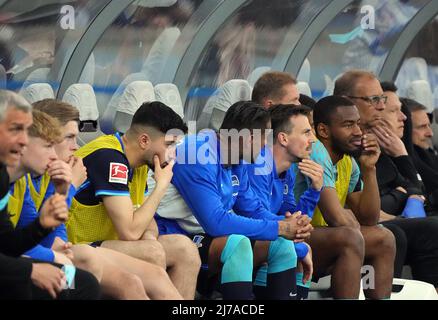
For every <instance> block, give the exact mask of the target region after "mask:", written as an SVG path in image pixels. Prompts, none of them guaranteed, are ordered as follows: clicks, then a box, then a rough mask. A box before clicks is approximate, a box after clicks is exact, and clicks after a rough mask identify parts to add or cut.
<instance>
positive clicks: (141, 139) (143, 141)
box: [138, 133, 151, 150]
mask: <svg viewBox="0 0 438 320" xmlns="http://www.w3.org/2000/svg"><path fill="white" fill-rule="evenodd" d="M138 144H139V146H140V148H141V149H143V150H144V149H147V148H149V146H150V144H151V137H150V136H149V135H148V134H147V133H142V134H140V135H139V136H138Z"/></svg>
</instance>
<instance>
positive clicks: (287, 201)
mask: <svg viewBox="0 0 438 320" xmlns="http://www.w3.org/2000/svg"><path fill="white" fill-rule="evenodd" d="M287 174H288V187H289V192H288V194H287V195H285V197H284V201H283V205H282V207H281V210H280V211H281V213H282V214H285V213H286V212H287V211H289V212H291V213H294V212H297V211H301V213H303V214H307V215H308V216H309V217H310V218H312V217H313V212H314V211H315V208H316V206H317V204H318V201H319V196H320V194H321V191H317V190H314V189H313V188H312V187H311V186H308V188H307V190H306V191H305V192H304V193H303V194H302V195H301V196H300V199H299V201H298V204H297V203H296V201H295V195H294V192H293V190H294V188H295V179H296V174H295V173H294V169H293V168H292V167H291V168H290V169H289V171H288V173H287ZM306 181H307V179H306Z"/></svg>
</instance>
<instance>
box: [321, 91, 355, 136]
mask: <svg viewBox="0 0 438 320" xmlns="http://www.w3.org/2000/svg"><path fill="white" fill-rule="evenodd" d="M354 105H355V104H354V102H353V101H351V100H350V99H348V98H346V97H342V96H328V97H325V98H323V99H321V100H319V101H318V102H317V103H316V105H315V108H314V109H313V123H314V126H315V131H316V135H317V136H318V125H319V124H320V123H323V124H326V125H330V123H331V120H332V115H333V114H335V113H336V109H337V108H339V107H352V106H354Z"/></svg>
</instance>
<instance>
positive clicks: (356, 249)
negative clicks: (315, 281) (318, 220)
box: [335, 227, 365, 260]
mask: <svg viewBox="0 0 438 320" xmlns="http://www.w3.org/2000/svg"><path fill="white" fill-rule="evenodd" d="M338 229H339V230H337V232H336V241H335V243H336V246H337V248H339V249H340V250H341V251H343V253H348V254H353V255H355V256H357V257H359V258H360V259H361V260H363V259H364V255H365V240H364V238H363V236H362V233H361V232H360V230H359V229H355V228H350V227H339V228H338Z"/></svg>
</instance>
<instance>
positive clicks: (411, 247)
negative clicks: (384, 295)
mask: <svg viewBox="0 0 438 320" xmlns="http://www.w3.org/2000/svg"><path fill="white" fill-rule="evenodd" d="M334 94H335V95H343V96H347V97H349V98H350V99H351V100H353V101H354V102H355V104H356V106H357V108H358V110H359V113H360V121H361V127H362V129H363V130H364V131H367V132H372V133H376V135H377V139H378V141H379V145H380V147H381V149H382V154H381V155H380V158H379V161H378V163H377V165H376V167H377V168H378V169H377V178H378V180H379V182H380V181H381V180H382V178H384V177H383V176H382V175H383V174H384V173H385V172H386V173H387V172H388V171H389V169H394V168H395V170H397V167H398V165H397V164H400V163H401V162H402V161H403V162H406V161H410V160H409V159H408V155H407V153H404V152H401V153H400V152H394V150H395V148H394V146H395V145H400V143H397V141H398V140H400V139H399V137H397V134H396V133H395V132H394V129H392V130H391V129H390V128H391V125H390V123H389V119H390V116H389V114H390V113H391V111H392V110H393V109H394V110H395V111H399V109H400V105H401V104H400V101H399V100H398V97H397V96H396V95H395V94H394V93H393V92H391V90H388V89H386V88H385V91H384V90H383V89H382V86H381V84H380V82H379V80H378V79H377V78H376V76H375V75H374V74H372V73H370V72H368V71H363V70H352V71H348V72H346V73H344V74H343V75H342V76H341V77H340V78H339V79H338V80H337V81H336V84H335V90H334ZM388 96H390V98H391V99H388ZM400 118H401V119H402V120H401V122H403V121H404V119H406V117H400ZM399 122H400V121H399ZM400 127H401V126H400ZM401 130H403V129H401ZM385 137H386V138H385ZM391 137H393V138H394V140H393V142H392V143H391V145H392V146H389V145H388V144H387V143H384V142H385V141H384V139H383V138H385V139H386V140H388V139H389V138H391ZM400 142H401V141H400ZM402 147H403V148H402V149H403V150H405V149H404V146H402ZM382 161H386V162H385V163H386V164H387V165H389V167H387V169H383V170H382V168H383V167H384V166H385V164H382ZM382 165H383V167H382ZM379 168H380V170H379ZM413 170H415V169H413ZM398 176H399V175H398ZM396 187H397V186H394V188H396ZM404 191H405V190H404V189H403V188H401V189H400V188H397V190H396V192H399V193H403V192H404ZM380 196H381V201H382V208H384V202H385V201H384V199H383V198H382V194H381V195H380ZM403 217H404V216H403ZM403 217H397V218H395V217H394V216H393V215H390V214H388V213H386V212H384V211H381V212H380V223H381V224H382V225H384V226H385V227H386V228H388V229H390V230H391V231H392V233H393V234H394V236H395V238H396V246H397V253H396V258H395V266H394V277H400V276H401V272H402V268H403V265H404V264H408V265H410V266H411V267H412V274H413V278H414V279H416V280H421V281H426V282H429V283H432V284H433V285H434V286H435V287H436V288H437V291H438V285H437V280H436V276H435V271H434V270H436V265H437V264H438V256H437V255H436V253H435V250H433V249H432V248H431V247H430V244H431V243H433V242H434V241H433V240H434V234H435V233H436V232H437V231H436V229H435V227H434V224H433V223H429V222H428V221H427V220H428V219H424V218H420V219H418V218H417V219H413V218H409V215H406V217H405V218H403ZM434 229H435V230H434Z"/></svg>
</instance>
